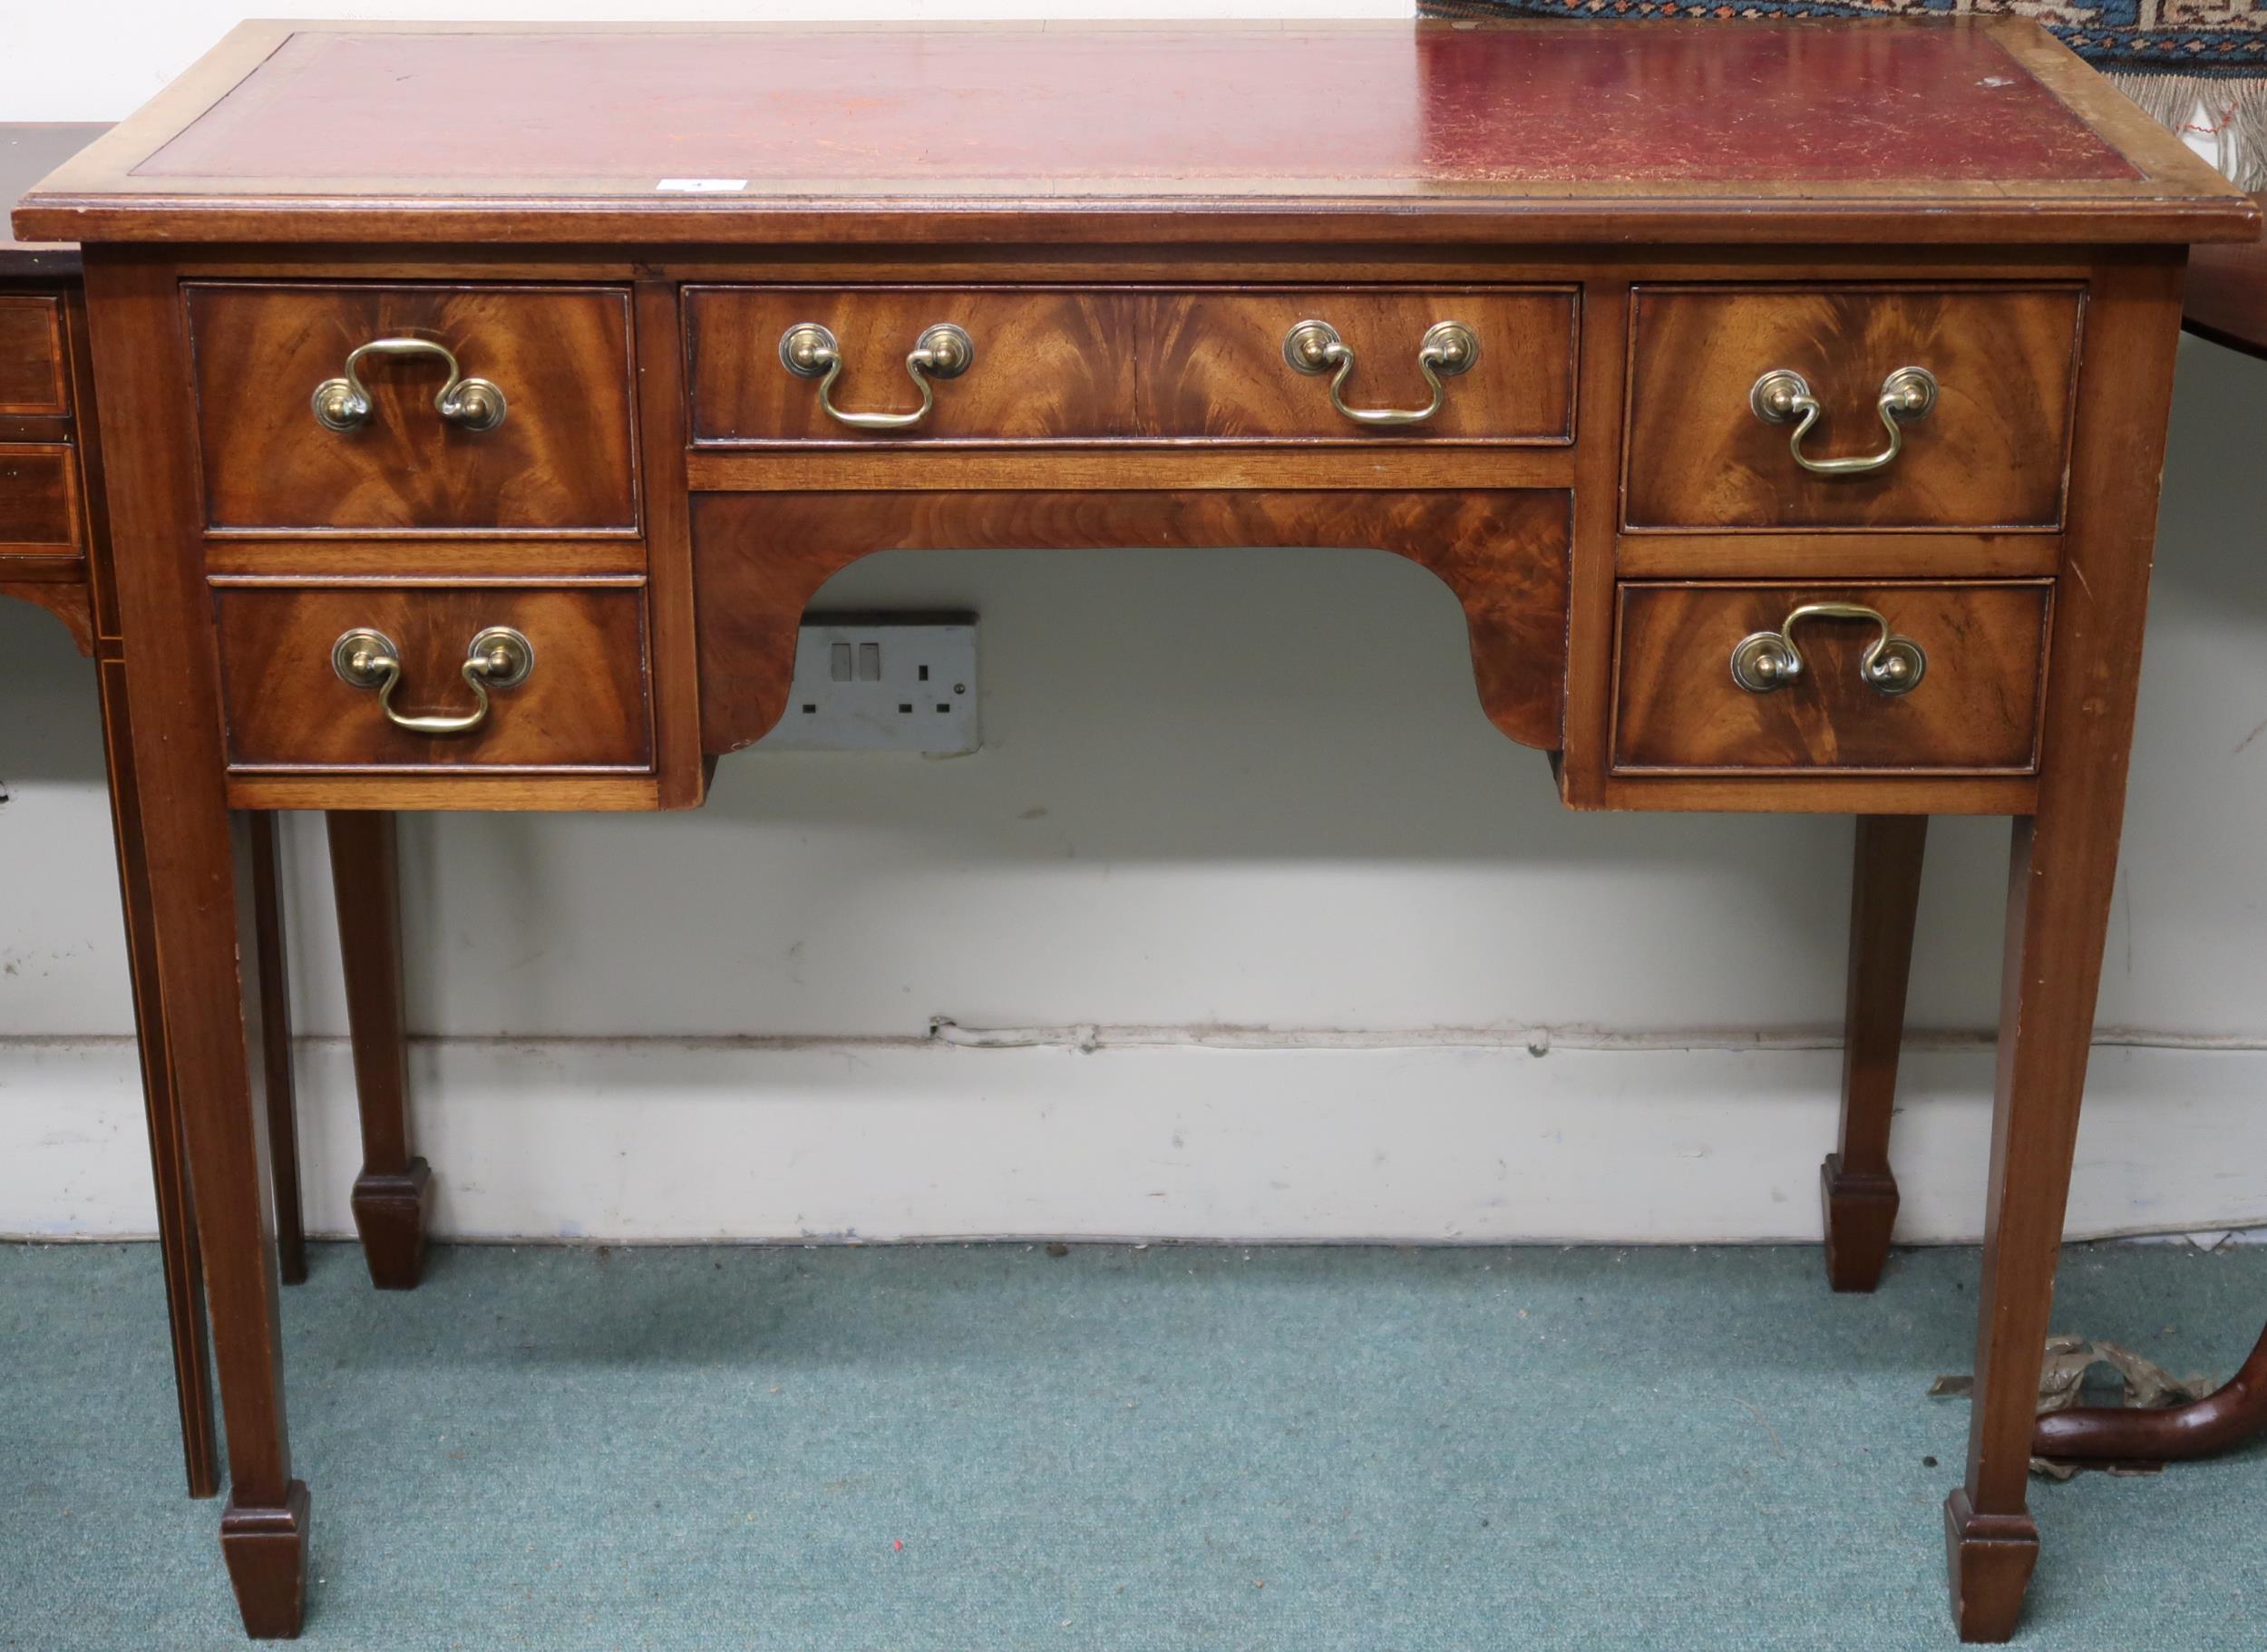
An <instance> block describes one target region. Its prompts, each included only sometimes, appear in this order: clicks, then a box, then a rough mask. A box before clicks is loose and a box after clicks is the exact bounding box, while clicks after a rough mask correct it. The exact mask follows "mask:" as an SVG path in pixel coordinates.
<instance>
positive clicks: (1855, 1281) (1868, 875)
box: [1819, 814, 1929, 1291]
mask: <svg viewBox="0 0 2267 1652" xmlns="http://www.w3.org/2000/svg"><path fill="white" fill-rule="evenodd" d="M1928 832H1929V817H1928V816H1926V815H1924V814H1879V815H1864V816H1861V817H1860V818H1859V821H1858V831H1857V852H1856V855H1855V857H1854V863H1853V867H1852V870H1851V879H1850V971H1849V996H1848V1001H1847V1004H1846V1006H1845V1009H1844V1015H1843V1043H1842V1132H1841V1141H1840V1144H1839V1146H1837V1148H1836V1149H1835V1151H1834V1152H1831V1153H1829V1154H1828V1155H1827V1156H1826V1162H1825V1163H1824V1165H1822V1166H1821V1167H1820V1169H1819V1193H1820V1205H1821V1210H1822V1213H1823V1216H1824V1223H1825V1234H1826V1282H1827V1283H1828V1284H1829V1285H1831V1286H1832V1287H1833V1288H1834V1289H1835V1290H1838V1291H1866V1290H1872V1289H1873V1288H1874V1287H1875V1286H1876V1285H1878V1284H1880V1283H1881V1279H1882V1267H1883V1263H1884V1262H1886V1261H1887V1260H1888V1258H1889V1236H1890V1231H1891V1229H1892V1227H1893V1226H1894V1225H1895V1223H1896V1220H1897V1179H1896V1177H1894V1176H1893V1175H1892V1174H1891V1173H1890V1169H1889V1123H1890V1118H1891V1115H1892V1113H1894V1112H1895V1110H1896V1103H1897V1056H1898V1052H1899V1047H1900V1046H1901V1045H1902V1043H1903V1041H1904V1036H1905V987H1906V984H1907V982H1908V981H1909V980H1910V979H1911V978H1912V930H1913V918H1914V915H1915V913H1916V912H1918V910H1919V909H1920V906H1921V860H1922V850H1924V849H1925V847H1926V846H1927V842H1928Z"/></svg>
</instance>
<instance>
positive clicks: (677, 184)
mask: <svg viewBox="0 0 2267 1652" xmlns="http://www.w3.org/2000/svg"><path fill="white" fill-rule="evenodd" d="M747 187H748V180H746V179H744V178H665V179H663V180H661V181H660V182H659V183H657V184H656V185H654V188H655V189H658V190H662V191H664V192H666V193H667V194H670V195H725V194H729V193H730V192H731V191H732V190H734V189H746V188H747Z"/></svg>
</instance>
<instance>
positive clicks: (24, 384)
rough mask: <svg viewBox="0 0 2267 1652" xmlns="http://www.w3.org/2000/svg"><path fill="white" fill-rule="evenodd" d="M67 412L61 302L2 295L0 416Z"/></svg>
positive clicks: (45, 415)
mask: <svg viewBox="0 0 2267 1652" xmlns="http://www.w3.org/2000/svg"><path fill="white" fill-rule="evenodd" d="M0 239H5V236H0ZM70 411H71V376H70V374H69V373H68V372H67V371H66V369H65V367H64V357H63V300H62V299H60V298H58V297H56V296H54V295H53V294H49V293H0V413H7V414H14V415H20V416H25V417H30V418H59V417H61V416H62V415H63V414H64V413H69V412H70Z"/></svg>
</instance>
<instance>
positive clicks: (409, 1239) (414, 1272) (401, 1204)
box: [354, 1159, 433, 1290]
mask: <svg viewBox="0 0 2267 1652" xmlns="http://www.w3.org/2000/svg"><path fill="white" fill-rule="evenodd" d="M432 1188H433V1171H432V1168H431V1167H430V1166H428V1165H427V1164H426V1163H425V1161H423V1159H412V1160H411V1161H409V1168H408V1169H407V1170H405V1171H399V1172H380V1171H363V1172H362V1174H361V1175H359V1176H357V1177H355V1196H354V1210H355V1233H356V1234H358V1235H359V1236H360V1237H361V1239H362V1258H363V1260H364V1261H365V1262H366V1263H368V1264H369V1267H370V1283H371V1284H373V1285H375V1286H376V1287H377V1288H379V1289H380V1290H409V1289H411V1288H414V1286H415V1285H416V1283H417V1281H418V1279H419V1278H421V1277H422V1276H423V1272H424V1266H425V1208H426V1204H427V1201H428V1200H429V1199H430V1197H431V1193H432Z"/></svg>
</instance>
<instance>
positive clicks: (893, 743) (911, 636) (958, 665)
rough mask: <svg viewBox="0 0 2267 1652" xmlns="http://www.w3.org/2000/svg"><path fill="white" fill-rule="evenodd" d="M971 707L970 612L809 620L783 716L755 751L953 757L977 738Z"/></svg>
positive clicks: (979, 737) (973, 698) (973, 675)
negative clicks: (948, 614) (933, 615)
mask: <svg viewBox="0 0 2267 1652" xmlns="http://www.w3.org/2000/svg"><path fill="white" fill-rule="evenodd" d="M977 706H978V697H977V682H976V618H975V617H974V616H973V615H954V616H951V617H949V618H944V619H939V618H935V617H926V616H925V617H921V618H919V619H893V618H890V617H887V616H871V617H867V616H859V617H837V618H813V619H811V620H808V621H806V622H805V623H804V625H803V629H802V631H801V633H800V634H799V635H798V637H797V638H796V643H795V679H794V685H793V688H792V689H790V690H789V692H788V696H787V711H786V714H784V715H783V716H782V717H781V718H780V720H779V724H778V726H777V727H775V728H774V729H773V730H772V732H771V733H770V734H766V735H764V738H763V739H762V740H759V741H758V742H756V743H755V745H754V748H753V749H754V750H756V751H759V752H761V751H774V752H924V753H928V754H929V755H930V756H937V757H954V756H961V755H964V754H966V753H969V752H973V751H975V750H976V749H977V748H978V745H980V744H981V743H982V741H983V728H982V725H981V724H980V722H979V720H978V711H977Z"/></svg>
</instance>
